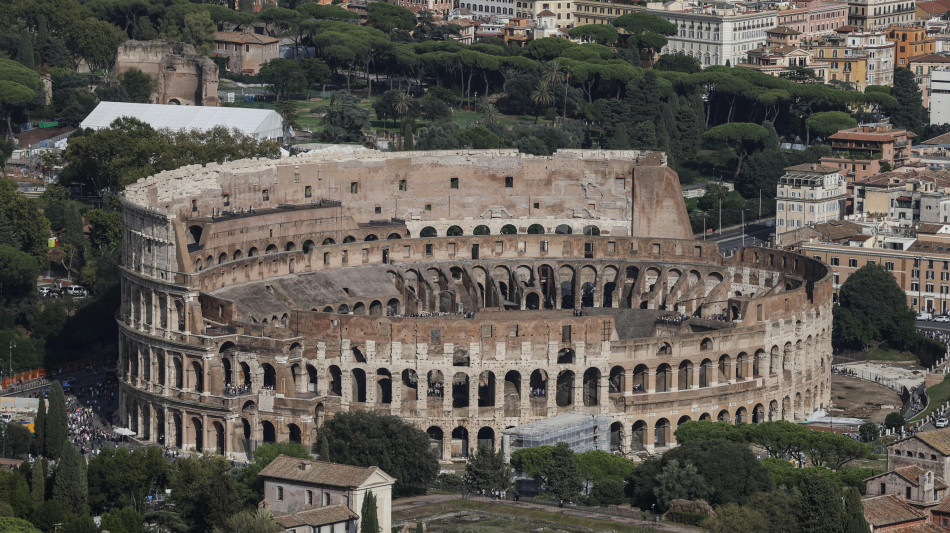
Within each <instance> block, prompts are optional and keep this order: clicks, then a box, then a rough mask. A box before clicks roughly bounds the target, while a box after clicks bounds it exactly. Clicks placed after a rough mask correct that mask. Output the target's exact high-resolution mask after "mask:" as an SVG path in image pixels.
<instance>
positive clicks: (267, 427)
mask: <svg viewBox="0 0 950 533" xmlns="http://www.w3.org/2000/svg"><path fill="white" fill-rule="evenodd" d="M261 436H262V437H263V441H264V442H265V443H271V444H273V443H275V442H277V431H276V430H275V429H274V424H271V423H270V422H268V421H267V420H263V421H261Z"/></svg>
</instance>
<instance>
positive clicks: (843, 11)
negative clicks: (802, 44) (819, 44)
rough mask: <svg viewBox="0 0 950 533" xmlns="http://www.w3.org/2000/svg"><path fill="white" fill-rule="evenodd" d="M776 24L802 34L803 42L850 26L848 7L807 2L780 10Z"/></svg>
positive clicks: (814, 0) (793, 4)
mask: <svg viewBox="0 0 950 533" xmlns="http://www.w3.org/2000/svg"><path fill="white" fill-rule="evenodd" d="M775 17H776V18H775V24H776V25H777V26H785V27H787V28H792V29H793V30H796V31H798V32H801V39H802V40H806V41H807V40H811V39H815V38H818V37H820V36H821V35H825V34H828V33H831V32H833V31H835V30H837V29H838V28H840V27H842V26H845V25H847V24H848V6H847V5H845V4H843V3H837V2H824V1H822V0H806V1H802V2H793V3H792V5H791V7H789V8H788V9H779V11H778V12H777V13H776V15H775Z"/></svg>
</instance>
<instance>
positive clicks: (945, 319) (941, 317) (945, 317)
mask: <svg viewBox="0 0 950 533" xmlns="http://www.w3.org/2000/svg"><path fill="white" fill-rule="evenodd" d="M934 322H950V316H948V315H937V316H935V317H934Z"/></svg>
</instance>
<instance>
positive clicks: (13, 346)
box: [8, 341, 16, 382]
mask: <svg viewBox="0 0 950 533" xmlns="http://www.w3.org/2000/svg"><path fill="white" fill-rule="evenodd" d="M14 348H16V341H10V375H9V376H8V377H9V378H10V380H11V382H12V380H13V349H14Z"/></svg>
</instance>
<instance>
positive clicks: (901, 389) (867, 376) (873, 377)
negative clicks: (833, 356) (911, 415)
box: [831, 364, 906, 397]
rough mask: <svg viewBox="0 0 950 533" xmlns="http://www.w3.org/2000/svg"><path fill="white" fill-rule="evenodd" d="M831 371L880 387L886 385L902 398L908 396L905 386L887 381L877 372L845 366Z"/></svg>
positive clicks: (833, 367) (834, 367)
mask: <svg viewBox="0 0 950 533" xmlns="http://www.w3.org/2000/svg"><path fill="white" fill-rule="evenodd" d="M831 369H832V370H833V371H835V372H838V373H840V374H847V375H849V376H854V377H856V378H859V379H863V380H865V381H871V382H874V383H877V384H879V385H884V386H885V387H887V388H889V389H891V390H893V391H894V392H896V393H897V394H900V395H901V397H903V396H904V394H906V390H905V389H906V387H905V386H904V385H901V384H900V383H898V382H896V381H894V380H891V379H886V378H884V377H882V376H881V375H880V374H877V373H876V372H871V371H870V370H861V369H857V370H856V369H854V368H851V367H850V366H847V365H845V364H837V365H832V366H831Z"/></svg>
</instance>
